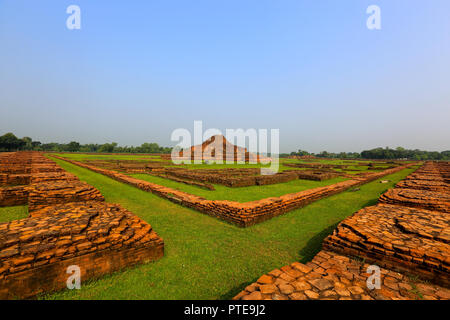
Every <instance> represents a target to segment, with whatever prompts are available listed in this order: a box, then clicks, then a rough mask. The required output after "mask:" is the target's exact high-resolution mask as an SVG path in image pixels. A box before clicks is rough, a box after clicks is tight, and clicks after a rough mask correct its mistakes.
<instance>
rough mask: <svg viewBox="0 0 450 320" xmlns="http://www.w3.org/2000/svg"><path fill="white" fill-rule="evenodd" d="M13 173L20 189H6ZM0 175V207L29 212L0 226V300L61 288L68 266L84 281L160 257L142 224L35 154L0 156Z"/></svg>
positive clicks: (157, 243) (156, 240)
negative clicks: (16, 207)
mask: <svg viewBox="0 0 450 320" xmlns="http://www.w3.org/2000/svg"><path fill="white" fill-rule="evenodd" d="M17 175H23V176H28V177H27V178H24V179H21V182H26V183H27V184H24V185H19V186H13V187H11V186H9V185H8V184H9V183H11V182H17V181H18V178H17V177H16V176H17ZM0 177H2V180H1V184H0V206H9V205H11V203H14V205H18V204H28V206H29V213H30V217H28V218H25V219H21V220H16V221H11V222H7V223H0V299H11V298H28V297H32V296H35V295H37V294H40V293H46V292H50V291H53V290H58V289H63V288H65V287H66V280H67V278H68V277H69V274H67V272H66V271H67V267H69V266H71V265H77V266H79V267H80V271H81V280H82V281H85V280H88V279H91V278H97V277H99V276H102V275H104V274H107V273H110V272H113V271H117V270H120V269H122V268H124V267H127V266H131V265H135V264H138V263H144V262H148V261H153V260H155V259H158V258H160V257H162V256H163V254H164V242H163V240H162V239H161V238H160V237H159V236H158V235H157V234H156V232H155V231H154V230H153V229H152V227H151V226H150V225H149V224H148V223H146V222H145V221H143V220H141V219H140V218H138V217H137V216H135V215H134V214H132V213H131V212H129V211H128V210H126V209H124V208H122V207H120V206H119V205H116V204H107V203H105V202H104V198H103V196H102V195H101V194H100V192H99V191H98V190H97V189H95V188H94V187H92V186H90V185H88V184H86V183H84V182H81V181H79V180H78V178H77V177H76V176H74V175H71V174H69V173H67V172H65V171H64V170H63V169H61V168H60V167H59V166H57V165H56V164H55V163H54V162H53V161H51V160H49V159H47V158H46V157H44V156H43V155H42V154H40V153H37V152H17V153H7V154H0Z"/></svg>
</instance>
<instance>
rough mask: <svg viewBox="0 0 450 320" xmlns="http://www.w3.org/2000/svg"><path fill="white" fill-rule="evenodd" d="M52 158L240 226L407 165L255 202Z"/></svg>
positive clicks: (269, 217) (278, 213)
mask: <svg viewBox="0 0 450 320" xmlns="http://www.w3.org/2000/svg"><path fill="white" fill-rule="evenodd" d="M54 157H55V158H57V159H61V160H64V161H67V162H70V163H72V164H74V165H77V166H80V167H83V168H86V169H89V170H92V171H94V172H97V173H100V174H103V175H106V176H108V177H110V178H112V179H114V180H117V181H120V182H123V183H127V184H129V185H132V186H135V187H137V188H139V189H142V190H144V191H148V192H151V193H154V194H156V195H158V196H160V197H162V198H165V199H168V200H170V201H173V202H175V203H178V204H180V205H183V206H186V207H189V208H192V209H195V210H197V211H200V212H203V213H206V214H208V215H210V216H214V217H217V218H219V219H222V220H225V221H228V222H231V223H234V224H236V225H238V226H240V227H247V226H251V225H254V224H256V223H259V222H262V221H265V220H268V219H271V218H273V217H275V216H278V215H281V214H284V213H286V212H289V211H291V210H294V209H297V208H300V207H303V206H305V205H307V204H309V203H311V202H314V201H317V200H319V199H322V198H324V197H327V196H331V195H334V194H337V193H340V192H342V191H345V190H347V189H350V188H354V187H357V186H360V185H362V184H365V183H368V182H370V181H373V180H376V179H378V178H381V177H383V176H385V175H388V174H392V173H395V172H398V171H400V170H403V169H405V168H406V167H408V166H410V165H411V164H409V165H403V166H398V167H395V168H390V169H386V170H383V171H380V172H375V173H367V174H365V175H361V176H355V177H353V178H352V179H349V180H346V181H343V182H338V183H335V184H332V185H328V186H325V187H319V188H314V189H309V190H305V191H301V192H297V193H291V194H286V195H283V196H281V197H273V198H266V199H262V200H257V201H251V202H245V203H239V202H235V201H227V200H207V199H204V198H202V197H199V196H196V195H192V194H189V193H186V192H182V191H179V190H175V189H172V188H168V187H164V186H161V185H157V184H155V183H151V182H147V181H143V180H140V179H136V178H133V177H130V176H128V175H126V174H123V173H119V172H116V171H113V170H109V169H103V168H99V167H96V166H93V165H90V164H86V163H83V162H79V161H74V160H69V159H66V158H63V157H59V156H54Z"/></svg>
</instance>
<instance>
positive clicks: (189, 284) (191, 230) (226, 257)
mask: <svg viewBox="0 0 450 320" xmlns="http://www.w3.org/2000/svg"><path fill="white" fill-rule="evenodd" d="M56 161H57V162H58V164H60V165H61V166H62V167H63V168H64V169H66V170H68V171H70V172H72V173H74V174H76V175H77V176H79V177H80V179H81V180H83V181H86V182H88V183H89V184H91V185H93V186H95V187H97V188H98V189H99V190H100V191H101V193H102V194H103V195H104V196H105V198H106V201H108V202H114V203H120V204H121V205H122V206H123V207H125V208H127V209H129V210H131V211H132V212H134V213H135V214H137V215H138V216H139V217H141V218H142V219H144V220H145V221H147V222H149V223H150V224H151V225H152V226H153V228H154V229H155V231H156V232H157V233H158V234H159V235H160V236H161V237H162V238H164V241H165V256H164V257H163V258H162V259H160V260H158V261H156V262H154V263H148V264H145V265H139V266H137V267H134V268H130V269H127V270H125V271H123V272H117V273H114V274H112V275H109V276H105V277H102V278H100V279H99V280H95V281H88V282H85V283H82V288H81V290H73V291H70V290H65V291H62V292H58V293H55V294H52V295H47V296H43V297H41V298H46V299H229V298H232V297H233V296H234V295H235V294H237V293H238V292H240V291H241V290H242V289H243V288H244V287H245V286H246V285H248V284H250V283H252V282H254V281H255V280H256V279H257V278H258V277H260V276H261V275H262V274H265V273H267V272H269V271H271V270H273V269H275V268H279V267H282V266H284V265H287V264H289V263H292V262H294V261H301V262H307V261H309V260H311V259H312V257H313V256H314V255H315V254H316V253H317V252H318V251H319V250H320V248H321V243H322V241H323V239H324V238H325V237H326V236H327V235H328V234H330V233H331V232H332V230H333V229H334V228H335V226H336V224H337V223H338V222H339V221H341V220H343V219H344V218H346V217H347V216H349V215H351V214H352V213H353V212H355V211H357V210H358V209H360V208H362V207H364V206H367V205H372V204H375V203H376V201H377V198H378V197H379V195H380V194H381V193H382V192H384V191H385V190H386V189H388V188H392V187H393V185H394V183H396V182H398V181H399V180H401V179H403V178H404V177H405V176H406V175H408V174H410V173H411V172H412V170H411V169H406V170H403V171H401V172H398V173H396V174H393V175H390V176H387V177H385V178H383V179H388V180H391V181H392V182H390V183H387V184H381V183H378V181H374V182H372V183H369V184H367V185H364V186H362V187H361V189H360V191H357V192H344V193H341V194H339V195H335V196H332V197H329V198H326V199H323V200H320V201H317V202H315V203H312V204H310V205H308V206H307V207H305V208H302V209H298V210H294V211H291V212H289V213H287V214H285V215H282V216H279V217H276V218H273V219H271V220H269V221H266V222H263V223H260V224H258V225H255V226H252V227H249V228H245V229H243V228H239V227H236V226H234V225H231V224H228V223H226V222H223V221H221V220H218V219H216V218H213V217H210V216H207V215H205V214H202V213H200V212H196V211H193V210H190V209H187V208H184V207H182V206H179V205H176V204H174V203H171V202H169V201H166V200H163V199H161V198H159V197H157V196H155V195H153V194H150V193H147V192H144V191H142V190H139V189H137V188H134V187H132V186H129V185H126V184H122V183H119V182H116V181H114V180H112V179H110V178H108V177H105V176H102V175H100V174H97V173H94V172H91V171H89V170H87V169H83V168H80V167H77V166H74V165H72V164H69V163H67V162H64V161H61V160H56Z"/></svg>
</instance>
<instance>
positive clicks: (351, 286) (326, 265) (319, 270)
mask: <svg viewBox="0 0 450 320" xmlns="http://www.w3.org/2000/svg"><path fill="white" fill-rule="evenodd" d="M368 267H369V264H367V263H365V262H363V261H358V260H354V259H350V258H349V257H346V256H342V255H339V254H336V253H334V252H330V251H320V252H319V253H318V254H317V255H316V256H315V257H314V259H313V260H312V261H311V262H308V263H306V264H302V263H298V262H294V263H292V264H291V265H288V266H285V267H282V268H280V269H275V270H273V271H271V272H269V273H268V274H266V275H263V276H262V277H260V278H259V279H258V280H257V281H256V282H255V283H253V284H251V285H249V286H247V287H246V288H245V289H244V290H243V291H242V292H240V293H239V294H238V295H236V296H235V297H234V299H235V300H416V299H426V300H448V299H450V290H449V289H447V288H443V287H440V286H438V285H434V284H427V283H423V282H420V281H417V280H416V279H414V278H410V277H408V276H406V275H404V274H401V273H398V272H395V271H392V270H388V269H384V268H381V269H380V273H381V277H380V280H381V281H380V282H381V283H380V284H381V288H380V289H374V290H370V289H369V288H368V286H367V280H368V277H369V276H371V274H368V273H367V268H368ZM369 282H371V280H370V279H369Z"/></svg>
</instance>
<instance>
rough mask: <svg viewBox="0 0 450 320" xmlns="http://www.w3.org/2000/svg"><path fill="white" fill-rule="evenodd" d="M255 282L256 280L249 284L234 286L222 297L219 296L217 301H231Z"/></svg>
mask: <svg viewBox="0 0 450 320" xmlns="http://www.w3.org/2000/svg"><path fill="white" fill-rule="evenodd" d="M256 280H257V279H255V280H253V281H249V282H243V283H242V284H240V285H238V286H235V287H234V288H232V289H231V290H229V291H228V292H226V293H224V294H223V295H221V296H220V297H219V299H220V300H231V299H233V297H234V296H236V295H237V294H238V293H239V292H241V291H242V290H244V289H245V287H247V286H248V285H251V284H252V283H254V282H255V281H256Z"/></svg>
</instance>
